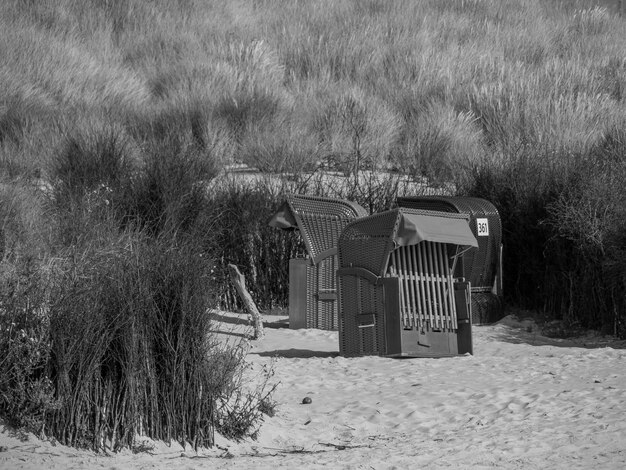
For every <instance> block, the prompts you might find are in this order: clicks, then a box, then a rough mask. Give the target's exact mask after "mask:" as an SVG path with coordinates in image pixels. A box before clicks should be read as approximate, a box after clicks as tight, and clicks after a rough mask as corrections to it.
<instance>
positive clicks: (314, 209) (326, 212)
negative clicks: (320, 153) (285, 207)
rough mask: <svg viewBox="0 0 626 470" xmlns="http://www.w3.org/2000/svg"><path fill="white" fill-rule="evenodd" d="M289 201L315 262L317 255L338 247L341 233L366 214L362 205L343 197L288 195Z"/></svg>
mask: <svg viewBox="0 0 626 470" xmlns="http://www.w3.org/2000/svg"><path fill="white" fill-rule="evenodd" d="M287 202H288V204H289V205H290V207H291V208H292V210H293V212H294V215H295V217H296V220H297V221H298V228H299V229H300V234H301V235H302V238H303V240H304V243H305V245H306V247H307V250H308V252H309V255H310V256H311V257H312V258H313V259H314V260H315V261H318V260H317V257H318V255H320V254H322V253H324V252H325V251H327V250H330V249H332V248H336V247H337V240H338V239H339V235H340V234H341V232H342V230H343V229H344V227H345V226H346V225H347V224H348V223H350V222H351V221H352V220H354V219H356V218H359V217H363V216H366V215H367V211H366V210H365V209H364V208H363V207H361V206H359V205H358V204H356V203H354V202H351V201H345V200H342V199H331V198H322V197H315V196H300V195H289V196H288V197H287Z"/></svg>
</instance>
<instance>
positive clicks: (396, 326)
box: [337, 208, 478, 357]
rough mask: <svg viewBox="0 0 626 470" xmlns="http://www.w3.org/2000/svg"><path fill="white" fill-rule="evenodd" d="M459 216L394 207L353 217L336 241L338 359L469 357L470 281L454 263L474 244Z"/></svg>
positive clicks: (461, 216) (464, 216)
mask: <svg viewBox="0 0 626 470" xmlns="http://www.w3.org/2000/svg"><path fill="white" fill-rule="evenodd" d="M468 219H469V218H468V217H467V216H466V215H464V214H454V213H446V212H436V211H427V210H414V209H403V208H398V209H393V210H390V211H385V212H381V213H378V214H374V215H371V216H368V217H364V218H361V219H358V220H356V221H354V222H352V223H350V224H349V225H347V226H346V227H345V229H344V230H343V232H342V233H341V236H340V237H339V241H338V257H339V269H338V271H337V278H338V294H339V343H340V344H339V350H340V353H341V354H342V355H344V356H361V355H382V356H415V357H441V356H451V355H456V354H465V353H472V352H473V348H472V335H471V305H470V301H471V300H470V291H469V282H465V281H463V282H458V281H456V280H455V279H454V277H453V275H452V273H453V272H454V264H455V261H456V260H458V257H459V256H460V254H461V253H462V252H463V250H468V249H473V248H472V247H476V246H477V245H478V243H477V241H476V238H475V237H474V235H473V234H472V232H471V230H470V228H469V225H468Z"/></svg>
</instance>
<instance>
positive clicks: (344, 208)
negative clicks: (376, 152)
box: [270, 194, 367, 330]
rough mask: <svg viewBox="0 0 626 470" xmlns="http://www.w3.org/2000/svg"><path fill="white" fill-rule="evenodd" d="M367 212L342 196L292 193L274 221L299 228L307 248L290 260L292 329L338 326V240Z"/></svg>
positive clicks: (272, 220)
mask: <svg viewBox="0 0 626 470" xmlns="http://www.w3.org/2000/svg"><path fill="white" fill-rule="evenodd" d="M366 215H367V211H366V210H365V209H364V208H363V207H361V206H360V205H358V204H356V203H354V202H351V201H346V200H342V199H331V198H325V197H317V196H302V195H295V194H294V195H289V196H287V198H286V200H285V202H284V203H283V205H282V206H281V207H280V209H279V210H278V211H277V212H276V214H274V216H273V217H272V219H271V220H270V225H271V226H273V227H276V228H280V229H283V230H298V231H299V232H300V235H301V236H302V239H303V241H304V244H305V246H306V249H307V257H306V258H304V259H299V258H296V259H291V260H290V261H289V325H290V328H319V329H323V330H337V329H338V307H337V289H336V271H337V266H338V263H337V240H338V239H339V235H340V234H341V232H342V230H343V228H344V227H345V226H346V225H347V224H348V223H350V222H352V221H353V220H355V219H357V218H359V217H364V216H366Z"/></svg>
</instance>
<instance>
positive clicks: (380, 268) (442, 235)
mask: <svg viewBox="0 0 626 470" xmlns="http://www.w3.org/2000/svg"><path fill="white" fill-rule="evenodd" d="M468 220H469V217H468V216H467V215H466V214H455V213H448V212H437V211H429V210H418V209H407V208H397V209H393V210H390V211H385V212H380V213H378V214H374V215H371V216H368V217H364V218H361V219H357V220H355V221H353V222H351V223H350V224H349V225H347V226H346V227H345V229H344V230H343V232H342V233H341V236H340V237H339V242H338V250H339V259H340V266H342V267H359V268H364V269H367V270H369V271H370V272H372V274H374V275H376V276H381V277H382V276H384V275H385V273H386V271H387V267H388V265H389V258H390V256H391V253H392V252H393V251H394V250H395V249H396V248H398V247H401V246H410V245H417V244H419V243H421V242H435V243H444V244H446V245H452V246H453V248H454V249H453V250H450V252H451V253H457V252H458V251H459V250H458V249H457V248H460V249H463V247H465V248H471V247H477V246H478V242H477V240H476V238H475V237H474V235H473V234H472V231H471V229H470V227H469V224H468Z"/></svg>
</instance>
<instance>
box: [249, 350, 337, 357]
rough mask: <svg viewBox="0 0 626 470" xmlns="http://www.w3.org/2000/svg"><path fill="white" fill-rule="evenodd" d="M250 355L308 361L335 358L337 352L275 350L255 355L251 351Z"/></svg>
mask: <svg viewBox="0 0 626 470" xmlns="http://www.w3.org/2000/svg"><path fill="white" fill-rule="evenodd" d="M250 354H257V355H258V356H261V357H287V358H301V359H308V358H311V357H337V356H339V352H338V351H312V350H310V349H275V350H273V351H263V352H259V353H255V352H254V351H251V352H250Z"/></svg>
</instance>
